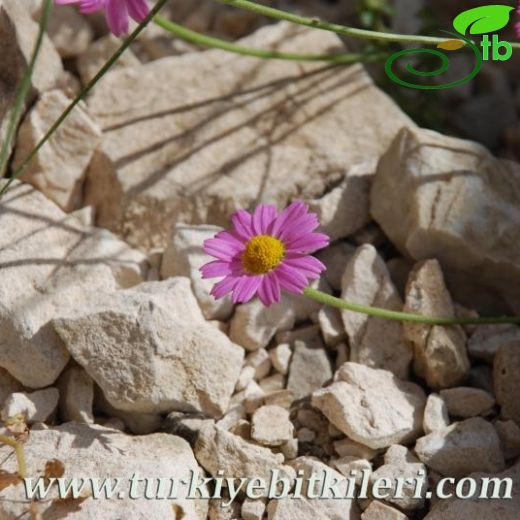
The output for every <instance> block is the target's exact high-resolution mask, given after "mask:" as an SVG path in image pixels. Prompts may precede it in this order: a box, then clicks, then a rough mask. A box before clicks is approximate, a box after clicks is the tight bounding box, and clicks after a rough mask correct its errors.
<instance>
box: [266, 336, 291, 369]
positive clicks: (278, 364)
mask: <svg viewBox="0 0 520 520" xmlns="http://www.w3.org/2000/svg"><path fill="white" fill-rule="evenodd" d="M291 356H292V350H291V347H290V346H289V344H288V343H280V344H279V345H276V347H274V348H272V349H271V350H269V358H270V359H271V363H272V364H273V367H274V369H275V370H276V371H277V372H279V373H280V374H283V375H286V374H287V373H288V372H289V362H290V361H291Z"/></svg>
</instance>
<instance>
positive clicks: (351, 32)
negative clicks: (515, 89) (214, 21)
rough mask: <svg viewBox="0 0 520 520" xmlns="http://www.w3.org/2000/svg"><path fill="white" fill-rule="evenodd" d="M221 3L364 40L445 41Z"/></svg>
mask: <svg viewBox="0 0 520 520" xmlns="http://www.w3.org/2000/svg"><path fill="white" fill-rule="evenodd" d="M217 2H220V3H221V4H225V5H230V6H232V7H238V8H240V9H247V10H248V11H253V12H254V13H257V14H260V15H263V16H268V17H269V18H275V19H277V20H285V21H287V22H292V23H295V24H298V25H304V26H306V27H312V28H314V29H322V30H324V31H330V32H334V33H336V34H341V35H343V36H351V37H352V38H360V39H364V40H378V41H381V42H387V43H420V44H424V45H438V44H439V43H442V42H445V41H447V39H446V38H435V37H432V36H415V35H408V34H394V33H386V32H378V31H369V30H366V29H357V28H354V27H347V26H345V25H339V24H336V23H329V22H323V21H321V20H319V19H317V18H308V17H306V16H300V15H297V14H292V13H287V12H285V11H281V10H280V9H275V8H274V7H268V6H265V5H262V4H258V3H257V2H251V1H250V0H217ZM511 46H512V47H513V48H516V49H519V48H520V43H516V42H515V43H511Z"/></svg>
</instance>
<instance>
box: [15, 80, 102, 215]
mask: <svg viewBox="0 0 520 520" xmlns="http://www.w3.org/2000/svg"><path fill="white" fill-rule="evenodd" d="M69 103H70V99H69V98H68V97H67V96H66V95H65V94H64V93H63V92H62V91H60V90H51V91H49V92H45V93H44V94H43V95H42V96H41V97H40V99H39V100H38V101H37V103H36V104H35V105H34V106H33V107H32V108H31V110H30V111H29V113H28V114H27V116H26V117H25V119H24V120H23V122H22V125H21V126H20V131H19V133H18V141H17V146H16V154H15V157H14V161H13V168H15V169H16V168H17V167H18V166H19V165H20V164H21V163H22V161H23V160H24V159H25V158H26V157H27V156H28V155H29V153H30V152H31V151H32V150H33V148H34V147H35V146H36V145H37V144H38V142H39V141H40V140H41V139H42V137H43V136H44V135H45V134H46V133H47V131H48V130H49V128H50V127H51V125H52V124H54V122H55V121H56V120H57V119H58V117H59V116H60V115H61V113H62V112H63V111H64V110H65V109H66V108H67V106H68V105H69ZM100 141H101V130H100V128H99V127H98V126H97V124H96V123H95V122H94V121H93V120H92V119H91V118H90V116H89V114H88V112H87V110H86V107H85V105H83V104H80V105H79V106H78V107H76V108H75V109H74V111H73V112H72V113H71V115H70V116H69V117H67V119H66V120H65V121H64V123H63V124H62V125H61V126H60V127H59V128H58V130H56V132H55V133H54V134H53V135H52V136H51V137H50V139H49V140H48V141H47V143H46V144H45V145H44V146H43V147H42V148H41V149H40V150H39V151H38V153H37V154H36V156H35V157H34V159H33V160H32V161H31V162H30V163H29V164H28V165H27V166H26V167H25V169H24V170H23V172H22V175H20V180H23V181H25V182H28V183H29V184H32V185H33V186H34V187H36V188H38V189H39V190H40V191H41V192H42V193H44V194H45V195H46V196H47V197H48V198H49V199H51V200H52V201H53V202H55V203H56V204H57V205H58V206H60V208H62V209H63V210H64V211H66V212H70V211H73V210H75V209H77V208H79V207H80V206H81V204H82V200H83V182H84V179H85V173H86V171H87V167H88V165H89V163H90V160H91V158H92V155H93V153H94V150H95V148H96V147H97V146H98V144H99V142H100Z"/></svg>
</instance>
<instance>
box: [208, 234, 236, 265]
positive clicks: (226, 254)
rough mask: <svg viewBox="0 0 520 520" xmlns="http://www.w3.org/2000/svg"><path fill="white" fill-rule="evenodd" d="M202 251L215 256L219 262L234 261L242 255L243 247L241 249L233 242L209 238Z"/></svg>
mask: <svg viewBox="0 0 520 520" xmlns="http://www.w3.org/2000/svg"><path fill="white" fill-rule="evenodd" d="M202 249H203V250H204V252H205V253H206V254H208V255H211V256H214V257H215V258H218V259H219V260H228V261H229V260H232V259H233V258H235V257H236V256H237V255H238V254H240V253H241V251H242V249H243V247H242V244H240V247H239V246H238V245H237V244H236V243H235V242H233V241H230V240H226V239H223V238H208V239H207V240H204V243H203V245H202Z"/></svg>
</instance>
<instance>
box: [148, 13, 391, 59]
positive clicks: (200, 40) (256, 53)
mask: <svg viewBox="0 0 520 520" xmlns="http://www.w3.org/2000/svg"><path fill="white" fill-rule="evenodd" d="M154 22H155V23H156V24H157V25H159V26H160V27H162V28H163V29H165V30H167V31H169V32H171V33H172V34H175V35H176V36H177V37H179V38H181V39H183V40H186V41H189V42H191V43H195V44H197V45H201V46H203V47H211V48H214V49H221V50H224V51H227V52H233V53H235V54H240V55H242V56H253V57H255V58H261V59H277V60H292V61H326V62H329V63H334V64H340V63H342V64H345V63H354V62H358V61H364V62H366V61H376V60H378V59H384V58H386V57H388V54H384V53H381V52H379V53H338V54H301V53H293V52H278V51H272V50H266V49H255V48H251V47H245V46H243V45H238V44H236V43H232V42H228V41H226V40H221V39H219V38H214V37H212V36H207V35H205V34H201V33H199V32H196V31H192V30H191V29H188V28H186V27H184V26H182V25H179V24H178V23H175V22H172V21H170V20H167V19H166V18H164V17H162V16H156V17H155V19H154Z"/></svg>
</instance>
